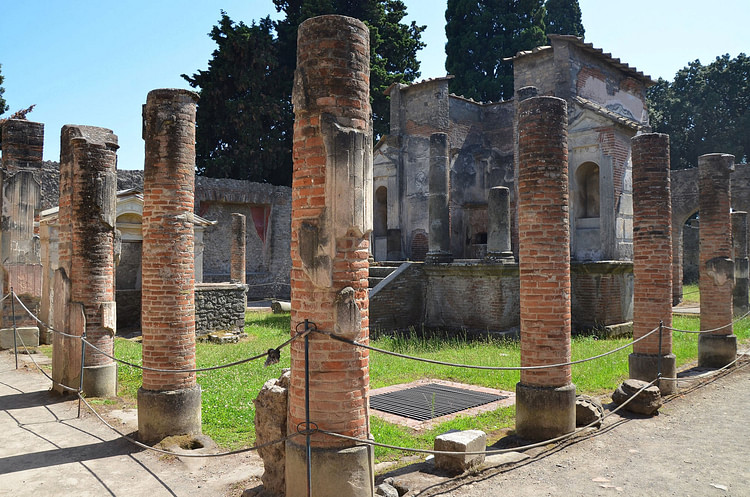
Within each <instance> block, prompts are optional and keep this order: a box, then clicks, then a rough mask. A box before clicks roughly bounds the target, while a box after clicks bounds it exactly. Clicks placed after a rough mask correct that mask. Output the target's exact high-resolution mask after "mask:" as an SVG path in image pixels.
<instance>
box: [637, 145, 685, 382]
mask: <svg viewBox="0 0 750 497" xmlns="http://www.w3.org/2000/svg"><path fill="white" fill-rule="evenodd" d="M631 143H632V157H633V275H634V279H635V283H634V290H633V338H634V339H638V338H641V337H642V336H643V335H646V334H648V333H649V332H650V331H651V330H653V329H654V328H657V327H658V326H659V322H660V321H662V322H663V323H664V327H665V328H666V329H664V330H663V331H662V339H661V349H660V348H659V334H658V333H654V334H652V335H650V336H649V337H647V338H645V339H643V340H641V341H640V342H638V343H635V344H633V353H632V354H630V356H629V357H628V362H629V366H630V377H631V378H635V379H637V380H643V381H648V382H650V381H652V380H655V379H656V378H657V377H658V373H659V368H660V367H661V373H662V376H663V377H664V378H676V377H677V370H676V358H675V355H674V354H673V353H672V331H671V330H670V329H668V328H670V327H671V326H672V192H671V186H670V175H669V135H664V134H659V133H648V134H643V135H638V136H635V137H633V139H632V141H631ZM659 389H660V390H661V392H662V394H665V395H667V394H672V393H675V392H676V391H677V382H676V381H669V380H667V381H661V382H659Z"/></svg>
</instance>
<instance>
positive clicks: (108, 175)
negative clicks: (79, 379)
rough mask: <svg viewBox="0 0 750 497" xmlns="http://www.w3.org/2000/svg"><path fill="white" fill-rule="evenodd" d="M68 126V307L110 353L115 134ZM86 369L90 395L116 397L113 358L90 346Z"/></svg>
mask: <svg viewBox="0 0 750 497" xmlns="http://www.w3.org/2000/svg"><path fill="white" fill-rule="evenodd" d="M67 127H69V128H73V129H70V130H66V131H67V132H63V134H64V135H66V136H67V137H68V139H69V140H70V147H71V151H72V154H71V155H72V177H71V179H72V191H71V219H70V221H71V222H70V225H69V226H70V229H71V235H70V236H71V261H72V264H71V267H70V281H71V291H70V305H71V306H81V308H82V310H83V315H84V316H85V318H86V319H85V323H86V327H85V332H86V339H87V340H88V341H89V342H91V344H92V345H94V346H96V347H98V348H99V349H101V350H103V351H104V352H106V353H107V354H110V355H111V354H113V353H114V336H115V329H116V324H115V323H116V312H115V287H114V284H115V281H114V268H115V264H114V242H115V217H116V213H115V207H116V198H117V176H116V172H115V165H116V162H117V158H116V157H117V148H118V145H117V136H115V135H114V134H113V133H112V131H111V130H109V129H104V128H96V127H92V126H66V128H67ZM71 359H74V358H71ZM84 366H85V368H84V376H83V391H84V392H85V393H86V395H90V396H92V397H108V396H114V395H116V394H117V367H116V364H115V363H114V361H112V359H110V358H108V357H107V356H105V355H103V354H101V353H99V352H97V351H96V350H94V349H92V348H88V349H87V350H86V356H85V360H84Z"/></svg>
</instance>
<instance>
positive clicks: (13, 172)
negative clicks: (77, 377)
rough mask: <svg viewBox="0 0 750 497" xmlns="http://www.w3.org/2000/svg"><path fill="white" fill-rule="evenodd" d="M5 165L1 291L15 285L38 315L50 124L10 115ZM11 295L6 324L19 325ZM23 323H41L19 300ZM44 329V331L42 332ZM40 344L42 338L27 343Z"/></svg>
mask: <svg viewBox="0 0 750 497" xmlns="http://www.w3.org/2000/svg"><path fill="white" fill-rule="evenodd" d="M0 133H2V137H3V141H2V150H3V170H2V176H1V177H0V185H1V187H0V212H1V214H2V223H0V224H1V225H2V233H1V234H0V261H2V278H0V282H1V283H0V284H1V285H2V287H0V291H1V293H2V295H5V294H6V293H8V292H9V291H10V288H11V287H13V290H14V291H15V292H16V294H17V295H18V296H19V298H20V299H21V300H22V301H23V302H24V304H25V305H26V306H27V307H28V308H29V309H30V310H31V311H32V312H33V313H34V314H36V315H37V316H38V315H39V314H40V312H41V306H40V303H41V295H42V265H41V260H40V246H39V245H40V244H39V234H38V232H37V231H36V229H35V227H34V221H36V220H37V219H36V218H37V216H38V215H39V210H40V208H41V200H42V197H41V187H40V182H41V168H42V149H43V147H44V124H42V123H36V122H32V121H26V120H24V119H8V120H7V121H5V122H3V123H2V125H1V129H0ZM10 304H11V303H10V299H7V300H5V301H4V302H3V304H2V324H1V325H0V327H1V328H10V327H11V326H12V325H13V316H12V315H11V305H10ZM15 308H16V324H17V325H18V326H31V327H36V326H37V324H36V321H34V320H33V319H31V318H30V317H29V316H28V315H27V314H26V312H25V311H23V309H21V308H20V306H19V305H16V306H15ZM36 333H37V334H38V331H37V332H36ZM27 345H37V343H36V342H35V343H27Z"/></svg>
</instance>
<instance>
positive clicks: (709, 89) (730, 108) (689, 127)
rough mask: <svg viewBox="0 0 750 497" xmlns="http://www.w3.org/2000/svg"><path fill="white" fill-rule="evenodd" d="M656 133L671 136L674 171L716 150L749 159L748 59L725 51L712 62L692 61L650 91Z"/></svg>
mask: <svg viewBox="0 0 750 497" xmlns="http://www.w3.org/2000/svg"><path fill="white" fill-rule="evenodd" d="M647 97H648V104H649V117H650V121H651V125H652V126H653V128H654V130H655V131H658V132H660V133H667V134H669V136H670V155H671V162H672V164H671V166H672V168H673V169H684V168H688V167H695V166H697V164H698V157H699V156H701V155H703V154H707V153H714V152H721V153H728V154H733V155H734V156H735V160H736V162H738V163H746V162H747V160H748V156H750V133H748V131H747V130H748V129H750V57H748V56H747V55H745V54H744V53H741V54H739V55H738V56H737V57H735V58H730V56H729V55H728V54H727V55H723V56H721V57H717V58H716V60H714V61H713V62H712V63H711V64H708V65H705V66H704V65H703V64H701V62H700V61H699V60H695V61H693V62H691V63H689V64H688V65H687V66H686V67H684V68H683V69H680V70H679V71H678V72H677V74H676V75H675V78H674V81H672V82H669V81H666V80H664V79H662V78H659V80H658V81H657V83H656V84H655V85H654V86H652V87H651V88H649V89H648V93H647Z"/></svg>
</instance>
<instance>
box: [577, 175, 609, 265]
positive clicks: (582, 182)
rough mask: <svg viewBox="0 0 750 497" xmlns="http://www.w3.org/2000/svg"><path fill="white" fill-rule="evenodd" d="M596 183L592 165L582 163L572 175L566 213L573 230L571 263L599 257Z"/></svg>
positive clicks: (599, 206) (600, 251)
mask: <svg viewBox="0 0 750 497" xmlns="http://www.w3.org/2000/svg"><path fill="white" fill-rule="evenodd" d="M600 182H601V175H600V169H599V165H598V164H596V163H595V162H584V163H582V164H580V165H579V166H578V167H576V169H575V172H574V173H573V185H572V186H573V189H572V190H573V191H572V192H571V193H572V195H571V197H572V202H571V203H572V209H571V213H570V214H571V217H572V218H573V219H572V221H573V222H572V223H571V224H573V226H574V229H575V234H574V237H573V239H574V242H573V243H574V247H573V254H572V255H573V258H574V259H575V260H579V261H592V260H600V259H601V257H602V242H601V220H600V212H601V194H600V192H601V186H600Z"/></svg>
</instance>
